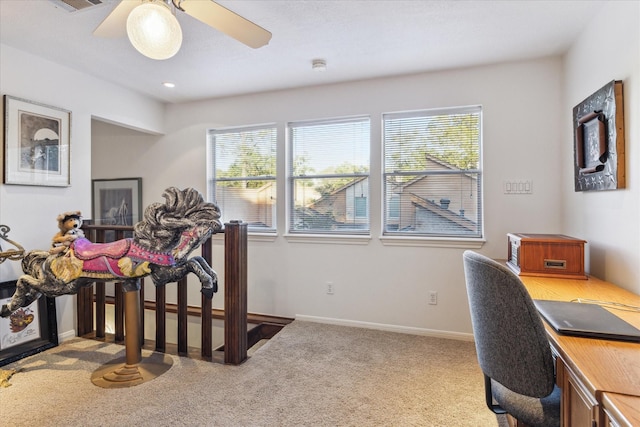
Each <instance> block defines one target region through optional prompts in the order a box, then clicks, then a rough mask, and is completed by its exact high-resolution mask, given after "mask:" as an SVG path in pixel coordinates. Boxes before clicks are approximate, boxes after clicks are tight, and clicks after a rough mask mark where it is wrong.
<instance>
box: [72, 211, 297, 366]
mask: <svg viewBox="0 0 640 427" xmlns="http://www.w3.org/2000/svg"><path fill="white" fill-rule="evenodd" d="M83 230H84V232H85V235H86V237H87V238H88V239H89V240H91V241H92V242H94V243H102V242H106V241H111V240H119V239H123V238H125V237H127V236H130V235H131V232H132V230H133V227H130V226H98V225H91V224H85V225H83ZM221 232H222V233H224V235H225V238H224V241H225V242H224V265H225V283H224V290H225V300H224V310H215V309H213V308H212V300H211V299H209V298H206V297H205V296H202V297H201V302H200V304H201V305H200V307H199V308H198V307H192V306H189V305H188V304H187V278H186V277H185V278H183V279H181V280H180V281H179V282H178V283H177V304H168V303H167V302H166V287H165V286H159V287H156V288H155V301H147V300H145V298H144V282H143V283H142V284H141V287H140V310H139V312H140V313H141V316H140V325H141V331H144V310H145V309H147V310H155V317H156V319H155V324H156V334H155V335H156V336H155V341H154V344H153V348H154V350H156V351H158V352H162V353H167V352H171V351H168V350H167V347H168V345H167V339H166V337H167V322H166V315H167V313H176V314H177V329H178V331H177V343H176V346H177V351H176V353H177V354H178V355H181V356H191V357H193V356H194V354H193V352H190V351H189V346H188V343H187V325H188V320H187V319H188V316H194V315H195V316H199V317H200V318H201V342H200V356H199V358H201V359H204V360H211V361H213V360H215V357H214V348H213V343H212V332H213V331H212V329H213V320H214V319H223V320H224V345H223V346H222V347H219V348H217V349H215V350H216V351H223V352H224V363H229V364H235V365H237V364H240V363H242V362H243V361H244V360H246V358H247V350H248V349H249V348H251V346H253V345H254V344H255V343H256V342H258V341H259V340H261V339H269V338H271V337H273V336H274V335H275V334H276V333H277V332H278V331H280V329H281V328H282V327H283V326H284V325H285V324H286V323H289V322H290V321H292V320H293V319H288V318H279V317H275V316H274V317H272V316H259V315H250V314H249V313H248V312H247V224H245V223H242V222H240V221H232V222H230V223H227V224H225V227H224V229H223V230H222V231H221ZM107 236H109V237H110V238H109V239H107ZM201 250H202V257H203V258H204V259H205V260H206V261H207V262H208V263H209V265H212V242H211V239H209V240H207V242H205V243H204V244H203V245H202V248H201ZM212 266H213V265H212ZM142 280H143V281H144V279H142ZM220 285H222V284H219V286H220ZM114 288H115V293H114V296H107V295H106V286H105V282H101V281H96V282H95V285H94V286H93V287H87V288H82V289H81V290H80V292H78V295H77V313H78V318H77V322H78V328H77V334H78V336H81V337H85V338H95V339H98V340H105V339H106V337H107V334H106V306H107V304H114V323H115V325H114V334H113V339H114V341H115V342H122V341H124V330H125V327H124V313H125V310H124V291H123V287H122V283H117V282H116V284H115V286H114ZM94 303H95V327H94ZM249 320H251V323H256V324H257V326H255V327H254V328H252V329H251V330H249V329H248V323H249ZM140 336H141V341H142V342H141V343H140V344H141V345H143V346H145V347H148V345H145V340H144V334H143V333H141V334H140Z"/></svg>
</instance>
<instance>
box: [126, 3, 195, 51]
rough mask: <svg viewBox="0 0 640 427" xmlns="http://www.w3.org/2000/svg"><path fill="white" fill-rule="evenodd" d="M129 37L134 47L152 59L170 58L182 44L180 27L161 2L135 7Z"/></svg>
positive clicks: (130, 20)
mask: <svg viewBox="0 0 640 427" xmlns="http://www.w3.org/2000/svg"><path fill="white" fill-rule="evenodd" d="M127 35H128V37H129V41H130V42H131V44H132V45H133V47H134V48H136V50H137V51H138V52H140V53H141V54H143V55H144V56H146V57H148V58H151V59H158V60H161V59H169V58H171V57H172V56H174V55H175V54H176V53H178V51H179V50H180V46H181V45H182V29H181V28H180V24H179V23H178V20H177V19H176V17H175V16H174V15H173V13H171V10H169V7H168V6H165V5H164V4H163V3H161V2H160V3H156V2H148V3H142V4H141V5H139V6H136V7H135V9H133V10H132V11H131V13H130V14H129V16H128V17H127Z"/></svg>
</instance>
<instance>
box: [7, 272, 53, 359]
mask: <svg viewBox="0 0 640 427" xmlns="http://www.w3.org/2000/svg"><path fill="white" fill-rule="evenodd" d="M15 290H16V281H15V280H12V281H9V282H2V283H0V306H1V305H3V304H6V303H8V302H9V301H11V297H12V296H13V293H14V292H15ZM56 345H58V327H57V324H56V304H55V300H54V299H53V298H48V297H45V296H41V297H40V298H38V299H37V300H35V301H34V302H33V303H31V305H29V306H28V307H23V308H20V309H18V310H16V311H15V312H14V313H13V314H11V315H10V316H9V317H0V366H3V365H6V364H8V363H11V362H15V361H16V360H20V359H22V358H24V357H27V356H31V355H32V354H36V353H39V352H41V351H44V350H46V349H48V348H51V347H55V346H56Z"/></svg>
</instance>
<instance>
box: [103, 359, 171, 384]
mask: <svg viewBox="0 0 640 427" xmlns="http://www.w3.org/2000/svg"><path fill="white" fill-rule="evenodd" d="M172 365H173V359H172V358H171V357H169V356H167V355H166V354H162V353H151V355H149V356H147V357H143V358H142V360H141V361H140V363H137V364H127V363H125V358H119V359H116V360H113V361H111V362H109V363H107V364H105V365H104V366H102V367H100V368H98V369H96V370H95V371H94V372H93V374H92V375H91V382H93V383H94V384H95V385H97V386H98V387H102V388H125V387H133V386H136V385H138V384H142V383H145V382H148V381H151V380H152V379H154V378H156V377H158V376H160V375H162V374H164V373H165V372H167V371H168V370H169V369H170V368H171V366H172Z"/></svg>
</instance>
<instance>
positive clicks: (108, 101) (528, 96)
mask: <svg viewBox="0 0 640 427" xmlns="http://www.w3.org/2000/svg"><path fill="white" fill-rule="evenodd" d="M639 15H640V14H639V11H638V3H637V2H609V3H607V4H606V6H605V10H603V14H602V15H600V16H598V17H597V18H596V19H595V20H594V22H593V24H592V25H590V26H589V27H588V28H587V30H586V31H585V33H584V34H583V35H582V36H581V37H580V38H579V40H578V41H577V42H576V44H575V46H574V47H573V48H572V49H571V51H570V52H569V53H568V55H567V56H566V58H564V59H561V58H546V59H541V60H535V61H527V62H520V63H510V64H501V65H495V66H487V67H478V68H471V69H463V70H452V71H447V72H440V73H429V74H418V75H413V76H404V77H395V78H386V79H378V80H370V81H362V82H354V83H346V84H339V85H331V86H324V87H310V88H304V89H297V90H288V91H282V92H273V93H264V94H255V95H251V96H240V97H233V98H226V99H219V100H209V101H203V102H197V103H189V104H183V105H173V106H169V107H167V111H166V115H165V116H163V114H162V109H163V107H162V106H160V105H158V104H156V103H154V102H152V101H149V100H146V99H144V98H142V97H140V96H137V95H136V94H133V93H131V92H127V91H125V90H122V89H119V88H117V87H115V86H113V85H109V84H106V83H104V82H100V81H97V80H95V79H93V78H91V77H89V76H85V75H82V74H79V73H76V72H74V71H72V70H68V69H66V68H64V67H60V66H57V65H55V64H51V63H49V62H46V61H42V60H40V59H38V58H35V57H32V56H29V55H25V54H23V53H21V52H18V51H15V50H13V49H11V48H8V47H6V46H2V45H0V47H1V50H0V59H1V61H0V76H1V79H0V89H1V91H2V93H3V94H5V93H7V94H10V95H13V96H19V97H24V98H27V99H32V100H34V101H39V102H43V103H47V104H51V105H56V106H60V107H63V108H67V109H69V110H72V111H73V114H74V115H73V125H72V147H73V148H72V150H73V171H72V179H73V186H72V187H70V188H66V189H65V188H62V189H59V188H56V189H52V188H44V187H24V186H9V185H2V186H0V204H1V206H0V223H4V224H8V225H10V226H11V227H12V234H11V235H12V237H14V238H15V239H16V240H19V241H21V242H23V243H24V244H25V246H26V247H27V248H28V249H31V248H39V247H42V246H43V245H48V242H49V239H50V236H51V235H52V234H53V233H54V232H55V216H56V215H57V213H59V212H60V211H63V210H68V209H82V210H84V211H87V212H89V209H90V179H91V178H115V177H136V176H140V177H142V178H143V202H144V205H147V204H149V203H151V202H154V201H157V200H161V197H160V196H161V193H162V191H163V190H164V188H166V187H168V186H171V185H174V186H178V187H186V186H191V187H195V188H197V189H198V190H200V191H201V192H203V193H205V191H206V173H205V164H206V159H205V132H206V129H207V128H212V127H226V126H237V125H248V124H257V123H266V122H275V123H277V124H278V127H279V130H280V137H279V145H280V147H279V148H280V149H282V148H283V146H284V134H283V131H284V126H285V124H286V122H287V121H292V120H303V119H314V118H324V117H335V116H343V115H352V114H370V115H371V117H372V121H373V123H376V122H378V123H379V120H380V115H381V113H382V112H387V111H399V110H411V109H421V108H440V107H447V106H458V105H468V104H482V105H483V108H484V168H485V175H484V183H485V194H484V201H485V212H486V216H485V218H486V224H485V231H486V238H487V243H486V244H485V245H484V247H483V248H482V249H481V252H483V253H485V254H486V255H488V256H491V257H502V258H504V257H506V233H507V232H533V233H535V232H539V233H565V234H569V235H574V236H576V237H581V238H584V239H586V240H587V241H588V242H589V243H588V245H587V252H588V253H589V257H588V259H589V263H588V267H587V268H588V269H589V270H590V271H591V273H592V274H595V275H597V276H600V277H603V278H605V279H607V280H610V281H613V282H615V283H618V284H620V285H622V286H625V287H627V288H629V289H631V290H633V291H634V292H636V293H640V284H638V277H640V270H639V269H640V262H638V261H640V259H639V258H638V257H639V255H638V254H639V253H640V230H639V228H638V227H639V226H638V222H639V221H638V218H639V217H640V215H639V211H640V209H639V203H640V202H639V199H640V191H639V190H638V188H639V184H640V182H639V181H640V178H639V174H638V173H637V169H638V165H640V159H639V157H640V154H639V152H640V150H638V148H637V147H638V146H639V144H638V142H639V139H640V136H639V129H638V120H639V119H638V117H640V114H639V110H640V108H639V107H640V105H639V104H640V96H639V92H640V89H639V86H640V83H639V82H640V78H639V65H638V62H639V59H638V55H639V51H640V49H639V46H638V43H639V41H638V40H639V37H638V28H639V27H640V23H639V22H638V21H639ZM603 34H605V35H606V36H603ZM594 52H595V53H597V55H598V56H597V58H596V59H594V56H593V55H594ZM605 53H606V54H605ZM612 79H621V80H624V84H625V110H626V111H625V115H626V120H627V121H626V129H625V130H626V136H627V147H626V149H627V189H626V190H617V191H610V192H599V193H574V192H573V177H572V167H571V165H572V163H573V157H572V156H573V152H572V139H573V136H572V129H571V109H572V107H573V106H574V105H576V104H577V103H578V102H580V101H582V100H583V99H584V98H585V97H587V96H588V95H590V94H591V93H592V92H593V91H595V90H596V89H598V88H600V87H601V86H602V85H604V84H605V83H606V82H608V81H610V80H612ZM51 82H55V84H52V83H51ZM92 116H93V117H100V118H102V119H105V120H107V121H112V122H114V123H124V124H125V125H126V126H127V127H131V128H137V129H144V130H147V131H150V132H151V133H154V134H162V133H163V131H165V130H166V133H165V134H164V135H152V136H149V135H143V134H140V133H138V132H132V131H130V130H122V129H118V128H117V127H114V126H111V125H108V124H105V123H101V122H97V121H91V117H92ZM163 121H166V123H165V122H163ZM92 128H93V130H92ZM372 128H373V131H372V133H373V141H374V142H373V143H374V147H373V149H372V164H371V167H372V171H376V170H380V167H381V162H380V149H379V147H380V127H379V126H375V125H374V126H373V127H372ZM91 139H93V141H92V147H90V146H89V141H91ZM92 151H93V153H92ZM89 165H91V168H93V170H91V168H90V167H89ZM278 167H279V168H280V169H281V170H283V168H284V167H285V164H284V161H283V160H282V159H281V160H280V161H279V164H278ZM525 179H527V180H531V181H533V194H531V195H505V194H503V191H502V183H503V181H507V180H525ZM283 184H284V182H283V181H279V185H283ZM380 186H381V179H380V177H379V176H377V175H376V174H374V175H373V176H372V178H371V192H372V193H371V198H372V203H374V205H373V206H375V204H376V203H378V204H379V202H380V198H381V188H380ZM18 207H19V208H18ZM278 209H279V210H278V212H279V213H278V226H279V227H280V228H281V230H282V229H283V227H284V216H283V212H284V197H282V195H280V197H279V198H278ZM379 235H380V212H379V211H374V212H372V239H371V241H370V242H368V243H367V244H361V245H345V244H312V243H306V244H305V243H293V242H289V241H287V240H286V238H285V237H283V236H282V234H280V235H279V236H278V237H277V238H276V239H275V240H274V241H272V242H269V241H257V240H251V241H250V247H249V264H250V267H249V310H250V311H253V312H265V313H270V314H277V315H284V316H295V315H305V316H317V317H320V318H325V319H334V320H337V321H341V322H351V323H357V322H370V323H376V324H379V325H387V326H389V327H390V328H391V327H394V326H395V327H397V328H398V329H400V330H411V331H414V332H417V333H423V332H424V333H430V331H443V332H444V333H445V334H446V333H450V335H456V334H459V335H460V334H461V335H463V336H469V334H470V333H471V324H470V320H469V314H468V307H467V302H466V292H465V288H464V277H463V272H462V264H461V253H462V251H463V249H461V248H431V247H410V246H405V247H398V246H385V245H382V244H381V242H380V240H379V239H378V236H379ZM214 257H215V260H214V267H216V268H217V269H219V270H222V268H221V258H222V245H221V243H220V242H216V247H215V250H214ZM14 264H15V263H14ZM220 273H221V276H222V278H224V272H223V271H220ZM17 274H18V271H17V270H16V266H15V265H9V266H7V263H5V264H3V265H1V266H0V279H2V280H9V279H12V278H15V277H16V276H17ZM328 280H330V281H333V282H334V284H335V294H334V295H331V296H329V295H326V294H325V292H324V290H325V282H326V281H328ZM430 290H436V291H438V293H439V304H438V305H436V306H432V305H428V304H427V299H428V298H427V296H428V292H429V291H430ZM196 295H197V292H196ZM221 299H222V298H221V296H220V295H216V297H215V299H214V305H215V306H217V307H220V305H221V302H220V301H221ZM71 301H72V300H71V299H68V298H67V299H59V300H58V309H59V314H58V316H59V325H58V326H59V329H60V331H61V332H63V333H65V332H67V331H72V329H73V323H74V321H73V319H74V318H75V310H74V308H73V304H71Z"/></svg>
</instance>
